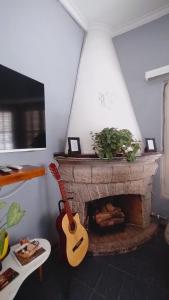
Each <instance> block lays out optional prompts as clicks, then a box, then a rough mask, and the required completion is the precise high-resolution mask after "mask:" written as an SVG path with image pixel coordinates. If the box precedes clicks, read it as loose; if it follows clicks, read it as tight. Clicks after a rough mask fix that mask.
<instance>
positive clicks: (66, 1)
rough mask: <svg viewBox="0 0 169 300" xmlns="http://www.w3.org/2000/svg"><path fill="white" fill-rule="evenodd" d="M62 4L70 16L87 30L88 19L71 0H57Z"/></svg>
mask: <svg viewBox="0 0 169 300" xmlns="http://www.w3.org/2000/svg"><path fill="white" fill-rule="evenodd" d="M59 2H60V3H61V4H62V6H63V7H64V8H65V9H66V10H67V11H68V13H69V14H70V15H71V16H72V18H73V19H74V20H75V21H76V22H77V23H78V24H79V25H80V26H81V27H82V28H83V29H84V30H85V31H87V30H88V21H87V19H86V18H85V16H84V15H82V13H81V12H80V10H79V9H78V8H77V6H75V5H74V4H73V3H72V1H71V0H59Z"/></svg>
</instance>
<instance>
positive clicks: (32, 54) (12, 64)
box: [0, 0, 83, 239]
mask: <svg viewBox="0 0 169 300" xmlns="http://www.w3.org/2000/svg"><path fill="white" fill-rule="evenodd" d="M82 42H83V31H82V30H81V28H80V27H78V26H77V24H76V23H75V22H74V21H73V20H72V19H71V17H70V16H69V15H68V14H67V13H66V12H65V10H64V9H63V8H62V6H61V5H60V4H59V2H58V1H56V0H47V1H46V0H29V1H26V0H15V1H10V0H0V64H3V65H5V66H7V67H9V68H12V69H14V70H16V71H18V72H21V73H23V74H25V75H27V76H29V77H31V78H34V79H36V80H38V81H41V82H43V83H44V84H45V103H46V129H47V150H44V151H38V152H25V153H8V154H0V164H5V163H13V164H33V165H41V164H42V165H44V166H45V167H46V168H47V166H48V164H49V162H50V161H51V160H52V156H53V153H54V152H56V151H63V149H64V143H65V135H66V130H67V123H68V118H69V113H70V107H71V102H72V95H73V90H74V84H75V79H76V74H77V68H78V63H79V56H80V51H81V46H82ZM11 188H13V186H11V187H10V188H3V189H2V191H1V192H0V198H1V196H2V195H3V194H5V193H6V192H8V190H9V189H10V190H11ZM58 199H59V194H58V191H57V187H56V183H55V182H54V179H53V178H52V176H51V175H46V176H44V177H42V178H38V179H33V180H32V181H29V182H28V184H27V185H26V186H25V187H23V189H21V191H20V192H18V193H17V194H15V196H13V197H10V198H9V199H8V202H9V203H10V202H12V201H14V200H15V201H17V200H19V201H20V202H21V204H22V206H23V207H24V208H25V209H26V216H25V218H24V220H23V221H22V224H20V225H18V226H17V227H16V228H14V229H13V230H12V231H11V232H12V236H11V238H12V239H13V238H15V237H16V238H18V237H19V238H20V237H22V236H30V237H31V236H40V235H41V236H42V235H45V234H46V235H48V231H50V233H51V232H53V234H54V235H55V232H54V226H55V223H54V218H55V217H56V213H57V201H58ZM52 230H53V231H52Z"/></svg>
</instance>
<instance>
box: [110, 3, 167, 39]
mask: <svg viewBox="0 0 169 300" xmlns="http://www.w3.org/2000/svg"><path fill="white" fill-rule="evenodd" d="M168 13H169V5H166V6H165V7H163V8H161V9H156V10H154V11H153V12H151V13H149V14H146V15H144V16H143V17H141V18H138V19H136V20H135V21H134V22H130V23H128V24H126V25H124V26H122V27H121V28H119V29H117V30H113V28H112V37H115V36H117V35H120V34H123V33H125V32H128V31H130V30H133V29H136V28H137V27H140V26H142V25H145V24H147V23H150V22H152V21H155V20H157V19H159V18H161V17H163V16H165V15H167V14H168Z"/></svg>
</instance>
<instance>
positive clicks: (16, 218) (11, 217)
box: [0, 201, 25, 254]
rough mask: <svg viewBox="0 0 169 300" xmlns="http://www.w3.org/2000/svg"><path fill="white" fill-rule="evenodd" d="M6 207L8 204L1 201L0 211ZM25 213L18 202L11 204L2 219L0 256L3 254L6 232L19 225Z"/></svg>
mask: <svg viewBox="0 0 169 300" xmlns="http://www.w3.org/2000/svg"><path fill="white" fill-rule="evenodd" d="M4 207H6V202H4V201H0V209H2V208H4ZM24 214H25V211H24V210H22V209H21V207H20V204H19V203H17V202H13V203H11V205H10V206H9V208H8V210H7V212H6V214H5V215H4V216H3V217H2V218H1V219H0V254H2V251H3V246H4V241H5V236H6V232H7V230H8V229H9V228H11V227H13V226H14V225H16V224H18V223H19V222H20V221H21V219H22V218H23V216H24Z"/></svg>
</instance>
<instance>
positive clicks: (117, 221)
mask: <svg viewBox="0 0 169 300" xmlns="http://www.w3.org/2000/svg"><path fill="white" fill-rule="evenodd" d="M122 223H124V218H117V219H109V220H105V221H103V222H101V223H99V224H98V225H99V226H100V227H108V226H112V225H116V224H122Z"/></svg>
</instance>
